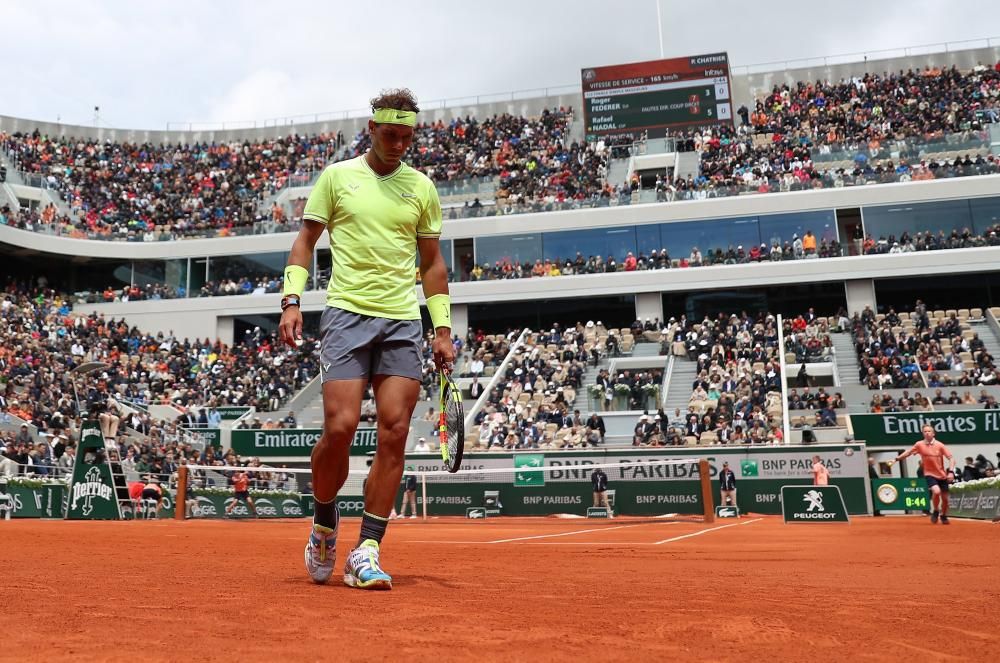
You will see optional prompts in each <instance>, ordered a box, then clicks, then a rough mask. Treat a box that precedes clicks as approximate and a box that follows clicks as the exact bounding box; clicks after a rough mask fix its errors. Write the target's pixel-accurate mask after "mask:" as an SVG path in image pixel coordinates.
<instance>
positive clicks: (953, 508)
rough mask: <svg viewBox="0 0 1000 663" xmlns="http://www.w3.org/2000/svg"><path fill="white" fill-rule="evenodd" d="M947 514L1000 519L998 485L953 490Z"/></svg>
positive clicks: (999, 492) (960, 516)
mask: <svg viewBox="0 0 1000 663" xmlns="http://www.w3.org/2000/svg"><path fill="white" fill-rule="evenodd" d="M949 506H950V511H949V515H951V516H957V517H959V518H976V519H979V520H994V521H996V520H998V519H1000V487H996V486H994V487H985V488H978V489H977V488H971V489H959V490H954V491H953V492H952V494H951V501H950V502H949Z"/></svg>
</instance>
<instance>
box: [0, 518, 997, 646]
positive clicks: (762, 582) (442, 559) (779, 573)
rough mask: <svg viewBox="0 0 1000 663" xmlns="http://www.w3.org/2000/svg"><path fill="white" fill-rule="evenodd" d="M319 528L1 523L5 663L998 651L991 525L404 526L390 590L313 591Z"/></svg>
mask: <svg viewBox="0 0 1000 663" xmlns="http://www.w3.org/2000/svg"><path fill="white" fill-rule="evenodd" d="M737 523H739V524H737ZM358 526H359V525H358V521H357V520H354V521H350V520H345V521H344V524H343V525H342V529H341V538H340V541H341V545H340V550H338V553H339V554H338V560H337V562H338V564H337V568H338V570H339V569H340V568H341V566H342V564H343V559H344V557H345V555H346V549H347V547H348V545H351V544H353V543H354V542H355V539H356V536H357V531H358ZM307 533H308V525H307V523H306V522H305V521H264V522H260V521H250V522H228V521H188V522H176V521H161V522H106V523H105V522H65V521H38V520H21V521H9V522H2V521H0V556H2V557H3V558H4V559H5V560H6V563H5V564H4V568H3V571H2V572H0V615H3V618H2V622H0V623H2V637H0V660H4V661H8V660H10V661H51V660H58V659H63V660H66V659H70V658H72V659H74V660H76V661H93V660H129V661H135V660H142V661H157V660H169V661H192V660H196V661H203V660H211V661H215V660H220V661H226V662H227V663H231V662H232V661H238V662H240V663H243V662H246V661H285V660H289V661H311V660H314V661H320V660H337V661H348V660H366V661H377V660H386V659H389V658H392V659H394V660H397V661H399V660H402V661H424V660H430V659H434V660H435V661H450V660H477V661H478V660H511V661H513V660H522V661H523V660H532V661H538V660H586V661H593V660H629V661H633V662H634V661H667V660H678V659H684V660H691V659H694V660H717V661H741V660H747V659H748V658H749V657H751V656H752V657H755V658H757V659H759V660H810V661H835V660H836V661H839V660H849V659H853V660H872V661H883V660H903V659H907V660H921V661H928V660H983V661H986V660H993V661H995V660H996V650H995V647H996V644H995V643H996V639H997V637H998V618H997V615H998V612H997V610H998V609H997V606H998V605H1000V585H998V584H997V582H996V579H997V577H998V575H1000V574H998V570H1000V561H998V558H1000V555H998V553H1000V526H998V525H993V524H989V523H983V522H968V521H953V523H952V524H951V525H950V526H948V527H945V526H941V525H930V524H929V523H928V522H927V520H926V519H923V518H915V517H911V518H878V519H873V518H859V519H855V520H854V521H853V522H852V523H851V524H850V525H836V524H821V525H784V524H782V523H781V522H780V521H779V520H778V519H776V518H773V517H766V518H762V519H755V518H753V517H746V518H743V519H741V520H739V521H733V520H721V521H717V522H716V523H715V524H713V525H704V524H701V523H691V522H668V521H650V520H629V519H616V520H613V521H593V520H589V521H588V520H569V521H566V520H557V519H550V518H544V519H515V518H498V519H490V520H489V521H485V522H481V521H466V520H458V519H441V520H436V521H430V522H427V523H424V522H421V521H397V522H393V523H392V524H391V525H390V527H389V532H388V536H387V538H386V541H385V542H384V544H383V563H384V565H385V567H386V570H387V571H389V572H390V573H392V574H393V575H394V581H395V587H394V589H393V590H392V591H391V592H381V593H373V592H364V591H360V590H355V589H349V588H347V587H344V586H343V585H342V584H340V583H339V582H337V583H335V584H331V585H327V586H316V585H313V584H312V583H311V582H310V581H309V580H308V578H307V577H306V575H305V571H304V569H303V564H302V549H303V545H304V542H305V538H306V536H307ZM699 533H700V534H699ZM691 535H694V536H691ZM334 579H337V580H339V575H335V576H334ZM930 615H933V617H931V616H930ZM932 619H933V620H934V621H931V620H932ZM956 644H960V645H961V646H960V648H956V647H955V645H956ZM991 649H992V651H991ZM958 653H960V654H961V656H957V655H956V654H958Z"/></svg>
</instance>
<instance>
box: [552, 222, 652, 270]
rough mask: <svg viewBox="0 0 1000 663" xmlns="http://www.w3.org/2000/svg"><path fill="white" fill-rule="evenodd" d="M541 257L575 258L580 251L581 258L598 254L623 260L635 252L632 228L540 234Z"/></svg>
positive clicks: (562, 259) (553, 258) (633, 230)
mask: <svg viewBox="0 0 1000 663" xmlns="http://www.w3.org/2000/svg"><path fill="white" fill-rule="evenodd" d="M542 248H543V249H544V251H543V256H544V258H545V259H546V260H555V259H557V258H558V259H559V260H560V261H565V260H574V259H575V258H576V254H577V253H580V254H581V255H582V256H583V257H584V259H586V258H589V257H590V256H596V255H600V256H602V257H604V258H607V257H608V256H614V258H615V260H619V261H620V260H622V259H624V258H625V255H626V254H628V253H629V252H631V253H635V227H634V226H622V227H619V228H592V229H590V230H566V231H561V232H551V233H544V234H543V235H542Z"/></svg>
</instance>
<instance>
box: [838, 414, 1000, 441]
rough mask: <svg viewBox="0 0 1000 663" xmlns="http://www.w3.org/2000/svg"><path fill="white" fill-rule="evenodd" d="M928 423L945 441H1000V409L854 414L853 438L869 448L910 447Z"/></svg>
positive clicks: (852, 424)
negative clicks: (862, 441)
mask: <svg viewBox="0 0 1000 663" xmlns="http://www.w3.org/2000/svg"><path fill="white" fill-rule="evenodd" d="M925 424H931V425H933V426H934V429H935V430H936V431H937V438H938V439H939V440H941V441H942V442H944V443H945V444H991V443H992V444H996V443H1000V410H952V411H948V412H904V413H896V414H852V415H851V426H852V427H853V428H854V439H856V440H859V441H861V440H864V442H865V443H866V444H867V445H868V446H869V447H881V446H909V445H911V444H913V443H914V442H916V441H917V440H919V439H920V437H921V433H920V430H921V428H923V426H924V425H925Z"/></svg>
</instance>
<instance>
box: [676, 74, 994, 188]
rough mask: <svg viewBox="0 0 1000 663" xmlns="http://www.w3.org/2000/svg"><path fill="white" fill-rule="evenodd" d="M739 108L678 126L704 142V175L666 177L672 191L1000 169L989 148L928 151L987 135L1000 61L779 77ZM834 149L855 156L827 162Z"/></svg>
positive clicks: (819, 184) (685, 139)
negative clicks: (726, 121)
mask: <svg viewBox="0 0 1000 663" xmlns="http://www.w3.org/2000/svg"><path fill="white" fill-rule="evenodd" d="M738 115H739V116H740V118H741V122H740V123H739V124H738V126H733V127H726V126H720V127H713V128H712V129H710V130H704V131H691V132H687V133H686V134H683V135H681V136H680V138H681V144H682V145H683V148H684V149H688V148H690V149H694V150H699V151H700V152H701V172H700V177H699V178H697V179H695V178H691V179H686V180H678V181H676V182H674V183H673V184H672V185H663V186H662V187H661V190H662V191H663V193H664V196H665V199H671V198H677V197H680V198H697V197H708V196H717V195H734V194H738V193H742V192H745V191H757V192H761V193H765V192H769V191H789V190H800V189H812V188H825V187H837V186H845V185H853V184H867V183H869V182H894V181H907V180H910V179H913V180H921V179H936V178H940V177H958V176H963V175H974V174H985V173H995V172H997V168H998V164H997V162H996V160H995V159H994V158H992V155H991V156H990V157H988V158H983V156H982V155H980V154H978V153H977V154H976V155H975V156H974V157H973V156H972V155H968V154H966V155H964V156H962V157H960V158H955V157H952V158H948V159H945V160H938V159H935V158H933V157H932V158H929V159H928V158H925V156H926V153H928V152H931V153H936V152H948V151H949V150H950V151H955V150H958V151H961V150H962V149H964V148H966V146H967V145H968V144H970V143H972V144H974V145H976V146H977V147H980V148H981V147H983V146H985V145H988V140H986V132H985V131H984V128H985V126H986V125H987V124H989V123H993V122H997V121H998V120H1000V62H998V63H997V64H996V66H995V67H993V68H989V67H986V66H983V65H979V66H977V67H975V68H973V69H972V70H970V71H960V70H958V69H957V68H955V67H952V68H947V69H938V68H929V67H928V68H926V69H924V70H923V71H916V70H912V69H911V70H908V71H905V72H903V71H900V72H898V73H885V74H881V75H880V74H874V73H867V74H864V75H863V76H854V77H852V78H849V79H845V80H842V81H840V82H837V83H833V82H829V81H826V82H823V81H815V82H809V81H800V82H798V83H796V84H795V85H791V86H790V85H787V84H784V85H776V86H774V88H773V89H772V90H771V91H770V93H768V94H766V95H763V96H761V97H759V98H757V99H756V100H755V102H754V108H753V110H750V109H748V108H746V107H745V106H744V107H742V108H740V109H739V111H738ZM984 151H988V150H984ZM835 159H836V160H839V161H846V162H849V164H847V165H846V166H842V167H839V168H825V169H824V168H821V166H822V164H823V162H832V161H834V160H835ZM894 159H895V161H894Z"/></svg>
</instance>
